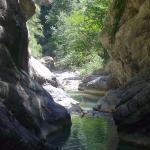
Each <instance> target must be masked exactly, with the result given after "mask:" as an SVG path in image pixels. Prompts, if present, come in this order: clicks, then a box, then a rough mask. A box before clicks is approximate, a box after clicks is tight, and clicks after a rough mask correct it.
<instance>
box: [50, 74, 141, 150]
mask: <svg viewBox="0 0 150 150" xmlns="http://www.w3.org/2000/svg"><path fill="white" fill-rule="evenodd" d="M61 77H62V75H61ZM69 94H70V95H71V96H72V97H73V98H74V99H75V100H77V101H79V102H80V105H81V107H82V108H83V109H85V110H90V109H92V107H93V106H95V105H96V102H97V100H98V97H95V98H93V97H94V96H93V95H91V96H90V97H89V98H87V95H86V96H85V95H84V94H83V93H82V94H81V92H79V93H78V92H69ZM71 118H72V127H71V129H70V130H69V129H66V130H64V131H63V132H62V133H59V134H56V135H55V136H50V137H49V138H48V140H49V142H50V144H52V145H53V146H54V147H55V148H56V149H58V150H143V149H141V148H138V147H133V146H130V145H128V144H125V143H123V142H119V139H118V133H117V126H116V125H115V123H114V121H113V119H112V116H111V115H108V114H102V115H101V116H98V117H90V116H89V117H87V116H86V117H81V116H78V115H72V117H71Z"/></svg>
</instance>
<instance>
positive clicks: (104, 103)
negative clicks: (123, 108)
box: [94, 90, 121, 112]
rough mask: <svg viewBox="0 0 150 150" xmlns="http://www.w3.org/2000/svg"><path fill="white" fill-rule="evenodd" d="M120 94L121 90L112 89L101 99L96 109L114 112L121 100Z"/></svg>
mask: <svg viewBox="0 0 150 150" xmlns="http://www.w3.org/2000/svg"><path fill="white" fill-rule="evenodd" d="M120 95H121V91H120V90H110V91H109V92H108V93H107V94H106V96H104V97H102V98H100V99H99V101H98V102H97V107H95V108H94V110H97V111H101V112H114V111H115V109H116V106H117V105H118V104H119V102H120V101H121V98H120Z"/></svg>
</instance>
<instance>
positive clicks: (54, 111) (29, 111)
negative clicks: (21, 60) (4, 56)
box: [0, 70, 70, 138]
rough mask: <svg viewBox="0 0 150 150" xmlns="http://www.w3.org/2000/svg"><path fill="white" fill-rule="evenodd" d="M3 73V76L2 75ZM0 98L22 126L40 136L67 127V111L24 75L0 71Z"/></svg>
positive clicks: (68, 118) (68, 119)
mask: <svg viewBox="0 0 150 150" xmlns="http://www.w3.org/2000/svg"><path fill="white" fill-rule="evenodd" d="M6 74H7V75H6ZM0 77H1V82H0V86H1V89H3V90H1V91H0V97H1V98H2V100H3V103H4V104H5V106H6V107H7V109H9V110H10V111H11V112H12V113H13V115H14V116H15V118H16V119H17V120H18V121H19V122H20V123H21V125H22V126H24V127H25V128H27V129H28V130H29V131H30V132H31V133H32V134H34V135H36V136H38V137H43V138H45V136H46V135H47V134H49V133H52V132H54V131H56V130H58V129H63V127H65V126H68V125H69V124H70V116H69V114H68V113H67V110H66V109H65V108H64V107H62V106H60V105H58V104H56V103H55V102H54V101H53V99H52V97H51V96H50V95H49V94H48V93H47V92H46V91H45V90H44V89H43V88H42V87H41V86H40V85H38V84H37V83H35V82H34V81H33V80H31V79H30V77H29V76H28V75H27V74H25V73H24V72H22V73H21V72H18V71H15V72H14V71H8V70H7V71H5V72H4V71H3V73H2V72H0Z"/></svg>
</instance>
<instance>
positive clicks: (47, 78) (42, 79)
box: [29, 56, 59, 87]
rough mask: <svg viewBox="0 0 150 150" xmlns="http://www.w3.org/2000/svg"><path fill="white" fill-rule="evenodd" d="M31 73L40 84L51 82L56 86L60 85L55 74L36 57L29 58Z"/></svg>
mask: <svg viewBox="0 0 150 150" xmlns="http://www.w3.org/2000/svg"><path fill="white" fill-rule="evenodd" d="M29 74H30V76H31V77H32V78H33V79H34V80H36V81H37V82H38V83H39V84H41V85H43V84H47V83H49V84H51V85H53V86H54V87H58V85H59V84H58V81H57V79H56V77H55V75H54V74H53V73H52V72H51V71H50V70H49V69H48V68H47V67H45V66H44V65H43V64H42V63H41V62H40V61H38V60H37V59H35V58H34V57H32V56H31V57H30V58H29Z"/></svg>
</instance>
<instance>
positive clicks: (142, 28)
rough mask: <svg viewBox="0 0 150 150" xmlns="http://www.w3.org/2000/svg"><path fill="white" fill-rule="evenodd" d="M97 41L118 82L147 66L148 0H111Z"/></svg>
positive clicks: (149, 52) (149, 64)
mask: <svg viewBox="0 0 150 150" xmlns="http://www.w3.org/2000/svg"><path fill="white" fill-rule="evenodd" d="M100 40H101V42H102V44H103V46H104V47H105V48H106V49H107V50H108V53H109V56H110V57H111V59H112V61H113V66H116V67H115V69H114V67H113V66H112V67H110V70H111V72H112V73H113V74H114V75H115V76H117V78H118V79H119V80H120V82H121V83H122V84H124V83H126V82H127V81H129V80H130V79H131V78H132V77H133V76H134V75H135V74H136V73H138V72H140V71H142V70H145V69H147V68H149V67H150V1H149V0H121V1H119V0H114V2H113V4H112V5H111V9H110V12H109V15H108V18H107V22H106V25H105V28H104V29H103V31H102V33H101V36H100Z"/></svg>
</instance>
